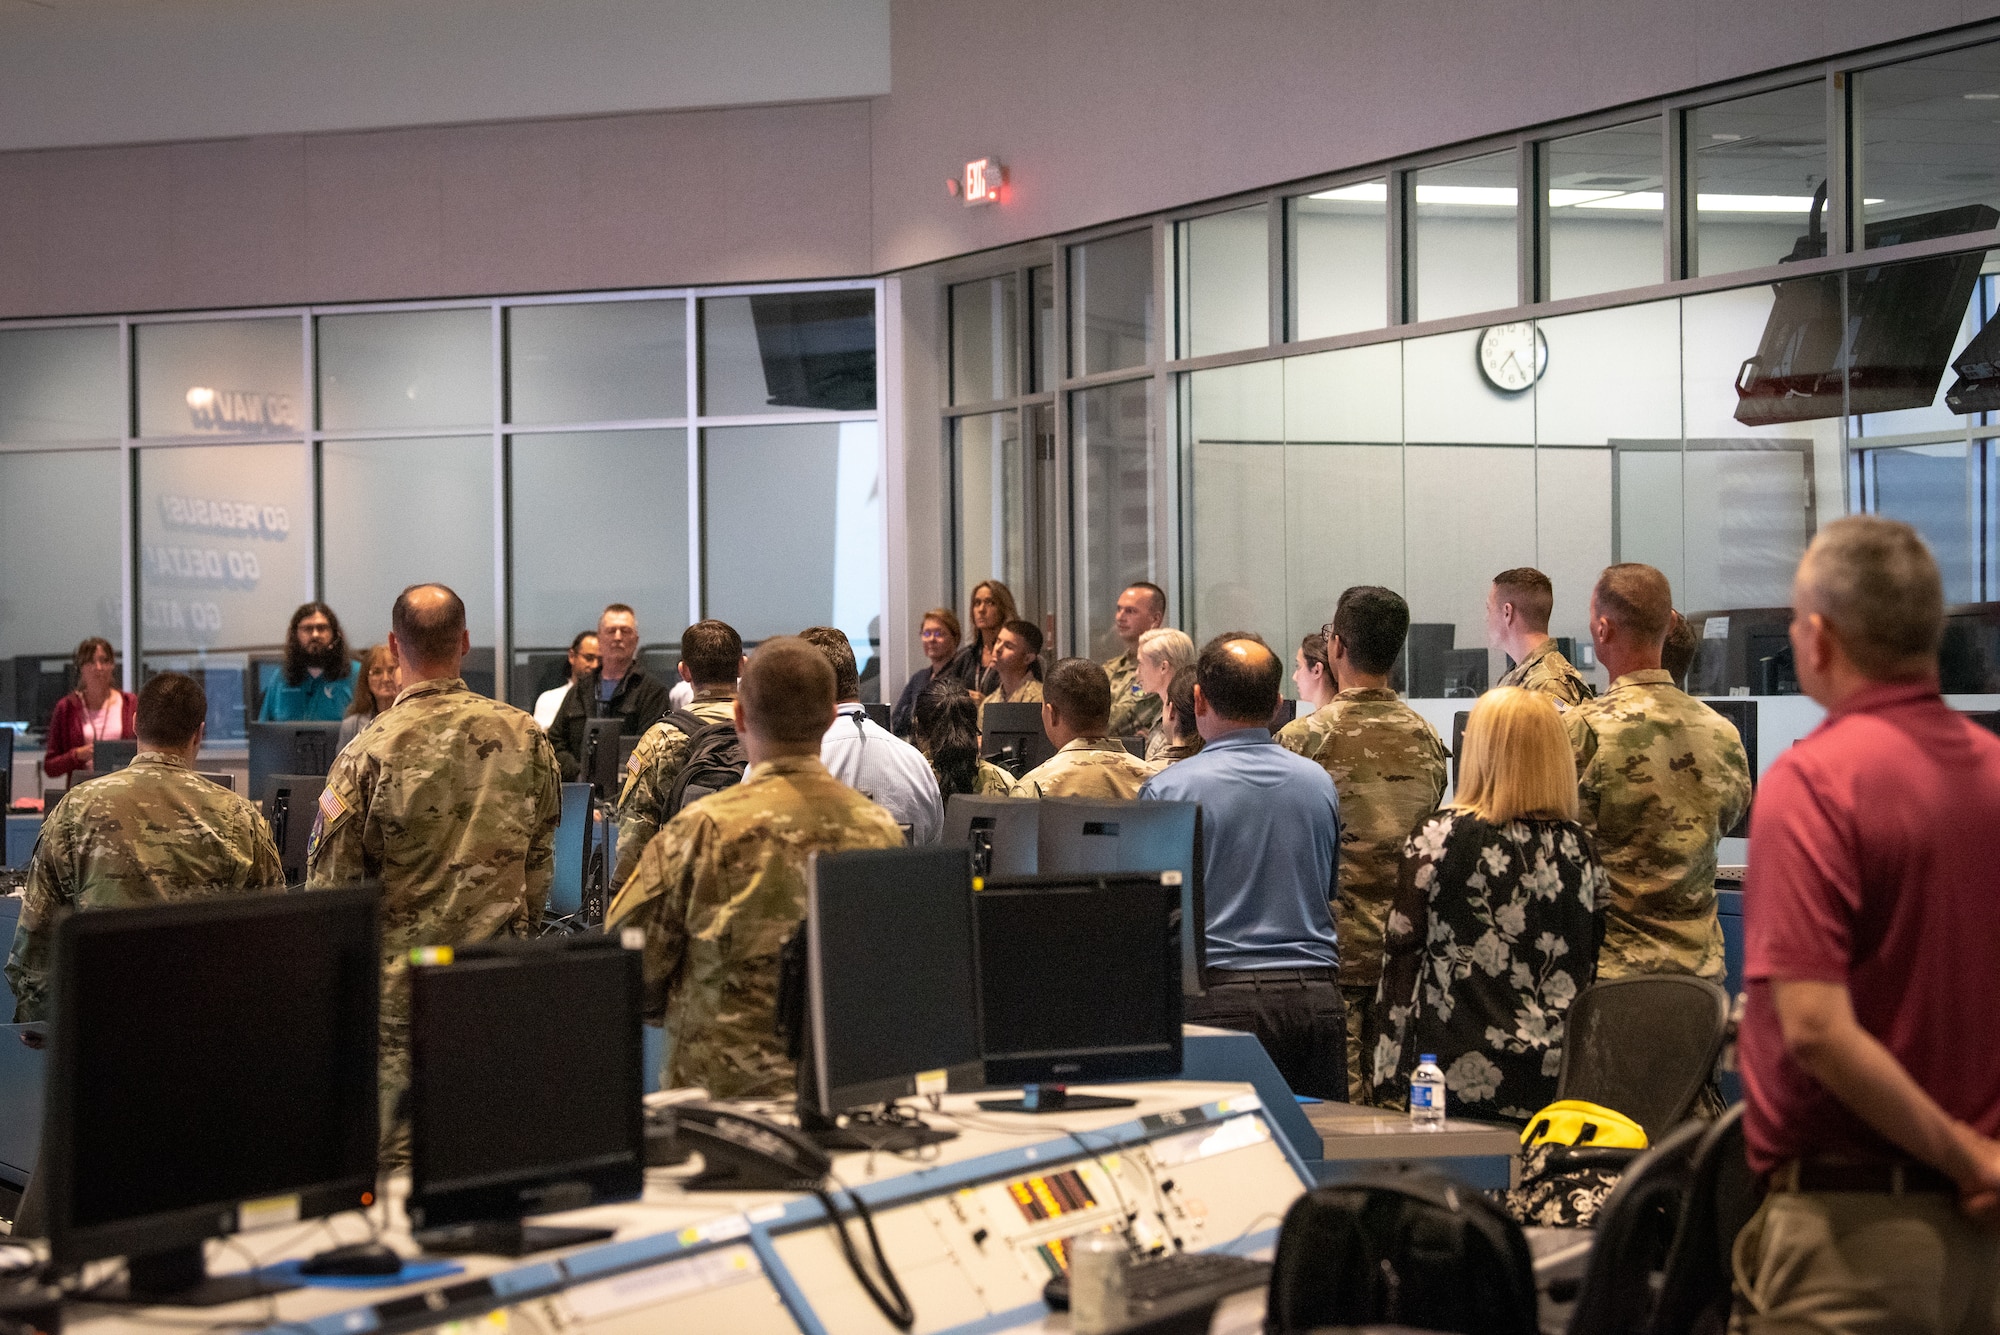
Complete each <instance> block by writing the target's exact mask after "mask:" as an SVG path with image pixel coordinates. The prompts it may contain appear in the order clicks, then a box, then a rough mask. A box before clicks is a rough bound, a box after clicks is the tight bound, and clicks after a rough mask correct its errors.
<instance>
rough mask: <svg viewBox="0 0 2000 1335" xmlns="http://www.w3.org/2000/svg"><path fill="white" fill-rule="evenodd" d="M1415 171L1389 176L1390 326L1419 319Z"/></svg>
mask: <svg viewBox="0 0 2000 1335" xmlns="http://www.w3.org/2000/svg"><path fill="white" fill-rule="evenodd" d="M1415 180H1416V176H1415V173H1413V172H1408V171H1392V172H1390V173H1388V186H1389V189H1388V198H1387V199H1386V200H1385V201H1384V203H1385V204H1386V206H1387V209H1388V224H1389V225H1388V227H1387V228H1386V229H1385V231H1386V233H1387V235H1386V236H1385V238H1384V239H1385V241H1386V243H1387V245H1388V247H1389V293H1388V297H1389V324H1390V326H1391V327H1394V326H1396V325H1403V324H1410V323H1412V322H1414V321H1415V319H1416V317H1417V234H1416V218H1415V216H1414V215H1415V209H1414V208H1413V207H1412V204H1411V200H1412V193H1413V191H1414V190H1415V189H1416V186H1415Z"/></svg>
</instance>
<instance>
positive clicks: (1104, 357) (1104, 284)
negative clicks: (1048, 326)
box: [1069, 230, 1155, 376]
mask: <svg viewBox="0 0 2000 1335" xmlns="http://www.w3.org/2000/svg"><path fill="white" fill-rule="evenodd" d="M1069 308H1070V340H1069V358H1070V362H1069V371H1070V374H1071V375H1073V376H1086V375H1096V374H1097V373H1098V372H1100V371H1122V370H1124V369H1125V368H1126V367H1128V366H1143V365H1144V364H1145V363H1146V362H1147V361H1148V360H1149V359H1150V358H1151V356H1152V352H1153V321H1154V318H1155V317H1154V311H1153V234H1152V232H1151V231H1150V230H1148V231H1140V232H1126V233H1123V234H1122V235H1119V236H1108V237H1105V238H1104V239H1103V240H1101V241H1089V242H1085V243H1084V244H1082V245H1079V246H1071V247H1070V248H1069Z"/></svg>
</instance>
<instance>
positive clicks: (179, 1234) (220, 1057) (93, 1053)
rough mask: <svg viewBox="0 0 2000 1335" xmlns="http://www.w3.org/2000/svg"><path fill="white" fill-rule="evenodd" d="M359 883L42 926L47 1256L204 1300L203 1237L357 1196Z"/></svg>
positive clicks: (372, 1098)
mask: <svg viewBox="0 0 2000 1335" xmlns="http://www.w3.org/2000/svg"><path fill="white" fill-rule="evenodd" d="M375 899H376V895H375V892H374V891H373V890H367V889H354V890H327V891H322V892H320V893H318V894H311V895H250V896H244V897H234V898H225V899H203V900H197V901H193V902H188V903H180V904H167V905H159V906H153V907H146V908H129V909H119V910H116V911H115V912H100V913H78V914H75V915H72V916H70V917H68V918H66V919H64V921H63V922H62V924H61V925H60V926H59V927H58V928H57V929H56V944H55V968H54V971H53V979H54V989H55V991H54V1008H53V1012H52V1013H53V1014H54V1016H55V1017H56V1019H55V1022H54V1023H53V1024H52V1025H51V1026H50V1027H49V1042H50V1048H49V1067H48V1095H47V1102H46V1105H45V1108H44V1120H43V1131H42V1164H41V1168H40V1172H41V1173H42V1174H43V1175H45V1191H46V1199H47V1203H48V1205H47V1208H48V1221H47V1222H48V1234H49V1253H50V1257H51V1259H52V1260H53V1261H54V1263H55V1264H56V1265H58V1266H61V1267H72V1266H77V1265H80V1264H82V1263H83V1262H86V1261H92V1260H97V1259H100V1258H103V1257H108V1256H121V1255H122V1256H124V1257H126V1258H127V1275H128V1281H127V1294H126V1296H128V1297H130V1298H132V1299H135V1300H143V1301H148V1302H169V1303H184V1304H194V1305H207V1304H211V1303H216V1302H228V1301H233V1300H235V1299H237V1298H240V1297H244V1296H247V1295H248V1294H249V1293H252V1292H255V1291H257V1288H258V1287H264V1288H268V1287H271V1286H270V1285H268V1284H261V1285H260V1284H259V1282H258V1281H256V1280H254V1279H253V1278H252V1277H250V1276H241V1277H237V1276H224V1277H219V1278H215V1279H210V1278H208V1276H207V1275H206V1273H205V1270H204V1265H203V1259H202V1246H201V1244H202V1241H203V1240H204V1239H206V1238H210V1237H215V1236H218V1235H221V1234H226V1233H231V1232H238V1231H242V1230H245V1229H251V1228H257V1227H260V1226H262V1225H263V1224H266V1223H284V1222H290V1221H293V1220H297V1219H311V1218H316V1217H319V1216H321V1215H328V1214H335V1213H338V1212H340V1211H342V1210H358V1209H362V1208H364V1207H366V1206H367V1205H369V1204H372V1203H373V1201H374V1200H375V1195H374V1192H375V1172H376V1165H375V1155H376V1093H375V1036H376V1003H377V998H378V997H379V995H380V990H381V982H380V967H381V966H380V953H379V947H378V945H377V936H376V926H375V917H376V907H375Z"/></svg>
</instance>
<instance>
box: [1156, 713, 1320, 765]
mask: <svg viewBox="0 0 2000 1335" xmlns="http://www.w3.org/2000/svg"><path fill="white" fill-rule="evenodd" d="M1312 721H1313V716H1312V715H1311V714H1308V715H1306V716H1305V717H1304V718H1295V719H1293V720H1292V721H1291V722H1290V723H1287V724H1286V725H1285V726H1284V727H1282V728H1280V729H1278V736H1277V743H1278V745H1279V746H1282V747H1284V748H1285V749H1286V750H1287V751H1290V752H1291V753H1292V754H1293V755H1295V756H1304V757H1305V758H1306V759H1307V760H1311V759H1312V758H1313V756H1314V755H1315V754H1317V753H1318V751H1319V743H1320V740H1321V739H1320V738H1317V737H1314V736H1313V730H1312ZM1147 758H1148V759H1151V757H1150V756H1149V757H1147Z"/></svg>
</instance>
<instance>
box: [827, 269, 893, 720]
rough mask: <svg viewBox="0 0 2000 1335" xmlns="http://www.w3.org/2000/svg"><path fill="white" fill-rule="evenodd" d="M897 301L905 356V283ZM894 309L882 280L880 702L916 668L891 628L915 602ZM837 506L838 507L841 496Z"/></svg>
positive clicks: (878, 364) (878, 347)
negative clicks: (892, 451)
mask: <svg viewBox="0 0 2000 1335" xmlns="http://www.w3.org/2000/svg"><path fill="white" fill-rule="evenodd" d="M896 296H897V317H896V320H895V322H894V327H895V330H896V338H895V340H894V346H895V350H896V351H900V350H901V348H902V344H903V340H902V285H901V284H900V283H898V284H897V285H896ZM888 307H889V283H888V281H887V280H885V279H879V278H878V279H876V280H875V413H876V417H875V484H876V487H877V489H878V494H879V495H880V496H881V497H882V508H881V512H880V514H881V522H880V523H879V524H877V525H876V534H875V543H876V553H877V559H878V560H880V562H881V567H880V572H879V574H878V575H877V583H876V586H875V625H876V634H877V636H878V637H879V638H878V643H876V644H874V645H871V646H869V647H870V649H871V651H872V652H873V653H874V654H875V656H876V658H877V660H878V661H879V662H880V663H881V664H882V667H881V670H880V671H879V672H878V673H877V674H876V680H877V683H878V684H877V686H876V696H877V698H878V699H879V698H880V697H881V696H882V695H884V694H886V692H885V691H884V690H883V688H882V685H881V683H885V682H891V681H896V680H899V679H901V678H903V677H906V676H908V675H909V668H910V664H909V660H908V659H907V658H906V657H905V655H906V654H907V653H908V652H909V649H908V644H907V642H906V641H905V640H904V638H903V637H902V636H901V635H899V634H894V633H892V632H891V631H890V629H889V628H890V626H892V625H900V624H902V622H903V617H902V607H903V606H907V605H908V604H909V602H910V594H909V583H910V581H909V547H908V543H907V539H906V533H905V528H904V524H903V522H902V520H903V516H904V515H905V513H906V511H907V509H908V506H907V504H906V503H905V501H904V494H903V478H904V465H903V460H904V458H905V457H906V454H907V451H903V450H899V451H897V455H896V457H897V464H896V467H894V468H891V467H890V466H889V428H890V425H891V424H894V425H895V427H896V428H897V434H898V436H899V437H900V436H901V434H902V427H903V401H902V400H903V395H902V376H901V374H900V372H899V373H898V374H897V375H896V376H895V377H893V379H892V377H891V376H890V375H889V365H890V358H891V355H892V353H891V340H890V337H889V333H890V328H891V322H890V319H889V309H888ZM897 365H898V366H900V365H901V363H900V361H898V362H897ZM892 388H893V389H894V390H895V393H893V394H892V393H891V392H890V391H891V389H892ZM835 476H836V478H837V477H838V470H837V469H836V473H835ZM835 500H836V503H838V497H837V496H836V498H835ZM899 570H900V571H902V572H903V574H902V576H901V584H902V587H903V601H902V606H892V605H891V603H890V599H889V586H890V583H891V581H892V580H893V579H895V578H896V576H895V575H894V574H893V572H895V571H899ZM832 610H833V609H832V608H828V609H827V611H828V613H829V619H831V613H832ZM892 611H894V612H896V613H897V615H896V617H895V618H894V620H893V621H892V620H891V617H890V613H891V612H892ZM864 629H865V628H864Z"/></svg>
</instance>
